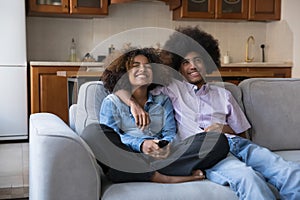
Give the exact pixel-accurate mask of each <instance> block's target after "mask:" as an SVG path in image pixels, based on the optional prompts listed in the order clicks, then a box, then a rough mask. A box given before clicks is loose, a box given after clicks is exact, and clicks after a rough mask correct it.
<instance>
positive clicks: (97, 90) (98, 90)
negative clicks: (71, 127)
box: [75, 81, 108, 135]
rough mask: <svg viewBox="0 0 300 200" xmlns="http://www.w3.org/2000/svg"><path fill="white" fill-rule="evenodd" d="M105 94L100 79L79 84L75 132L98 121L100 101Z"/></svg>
mask: <svg viewBox="0 0 300 200" xmlns="http://www.w3.org/2000/svg"><path fill="white" fill-rule="evenodd" d="M107 95H108V91H107V90H106V89H105V88H104V86H103V83H102V81H91V82H86V83H84V84H82V85H81V86H80V89H79V93H78V101H77V110H76V118H75V132H76V133H77V134H78V135H81V133H82V131H83V129H84V128H85V127H86V126H87V125H89V124H92V123H99V112H100V108H101V103H102V101H103V99H104V98H105V97H106V96H107Z"/></svg>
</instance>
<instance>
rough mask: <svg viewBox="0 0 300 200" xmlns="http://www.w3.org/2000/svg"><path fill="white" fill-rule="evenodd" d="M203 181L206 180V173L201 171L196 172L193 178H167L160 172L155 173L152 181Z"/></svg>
mask: <svg viewBox="0 0 300 200" xmlns="http://www.w3.org/2000/svg"><path fill="white" fill-rule="evenodd" d="M203 179H205V175H204V173H203V172H202V171H201V170H195V171H194V172H193V174H192V175H191V176H167V175H163V174H161V173H159V172H155V173H154V175H153V176H152V179H151V181H152V182H155V183H182V182H188V181H197V180H203Z"/></svg>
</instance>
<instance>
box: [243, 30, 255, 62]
mask: <svg viewBox="0 0 300 200" xmlns="http://www.w3.org/2000/svg"><path fill="white" fill-rule="evenodd" d="M251 41H252V44H253V45H254V42H255V40H254V37H253V36H252V35H251V36H249V37H248V39H247V42H246V55H245V62H252V61H253V60H254V57H252V58H249V45H250V42H251Z"/></svg>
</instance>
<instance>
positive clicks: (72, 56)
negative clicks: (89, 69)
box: [69, 38, 77, 62]
mask: <svg viewBox="0 0 300 200" xmlns="http://www.w3.org/2000/svg"><path fill="white" fill-rule="evenodd" d="M69 60H70V62H76V61H77V55H76V43H75V40H74V38H72V42H71V46H70V58H69Z"/></svg>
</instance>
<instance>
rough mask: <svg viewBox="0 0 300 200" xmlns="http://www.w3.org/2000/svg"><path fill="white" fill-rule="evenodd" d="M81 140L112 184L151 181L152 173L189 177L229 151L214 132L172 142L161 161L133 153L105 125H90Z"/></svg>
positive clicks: (220, 137) (212, 163)
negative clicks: (169, 151) (89, 149)
mask: <svg viewBox="0 0 300 200" xmlns="http://www.w3.org/2000/svg"><path fill="white" fill-rule="evenodd" d="M81 137H82V138H83V139H84V140H85V141H86V142H87V144H88V145H89V146H90V148H91V149H92V151H93V152H94V154H95V156H96V159H97V161H98V163H99V164H100V165H101V167H102V169H103V171H104V173H105V174H106V175H107V177H108V178H109V179H110V180H111V181H112V182H137V181H150V179H151V177H152V175H153V174H154V172H155V171H158V172H160V173H162V174H165V175H170V176H189V175H191V174H192V172H193V171H194V170H197V169H201V170H202V171H204V170H205V169H208V168H211V167H212V166H214V165H215V164H216V163H218V162H219V161H220V160H222V159H224V158H225V157H226V156H227V154H228V152H229V145H228V141H227V138H226V136H225V135H224V134H219V133H215V132H207V133H206V132H205V133H200V134H196V135H195V136H192V137H189V138H187V139H185V140H183V141H180V142H178V143H171V153H170V155H169V156H168V158H166V159H163V160H155V159H153V158H152V157H150V156H147V155H145V154H141V153H136V152H134V151H132V150H131V149H130V148H129V147H128V146H126V145H124V144H123V143H122V142H121V139H120V137H119V135H118V134H117V133H115V132H114V131H113V130H112V129H111V128H109V127H107V126H105V125H100V124H90V125H88V126H87V127H86V128H85V129H84V130H83V132H82V134H81Z"/></svg>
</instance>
